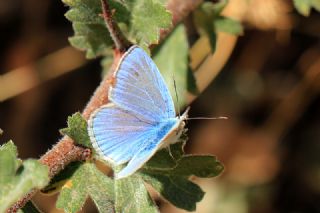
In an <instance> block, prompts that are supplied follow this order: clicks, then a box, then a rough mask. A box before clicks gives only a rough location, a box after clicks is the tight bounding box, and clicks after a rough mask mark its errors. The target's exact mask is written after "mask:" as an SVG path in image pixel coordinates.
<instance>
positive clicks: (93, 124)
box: [88, 104, 152, 165]
mask: <svg viewBox="0 0 320 213" xmlns="http://www.w3.org/2000/svg"><path fill="white" fill-rule="evenodd" d="M88 123H89V125H88V129H89V135H90V138H91V141H92V143H93V146H94V148H95V149H96V150H97V151H98V152H99V154H101V155H102V156H104V157H105V159H106V160H108V161H111V162H112V163H114V164H116V165H119V164H122V163H125V162H127V161H128V160H130V159H131V158H132V157H133V155H134V154H135V153H136V152H137V151H138V149H139V147H140V146H141V143H142V142H141V141H142V140H141V139H143V138H145V135H146V134H147V133H148V132H149V131H150V130H151V129H152V126H151V125H148V124H146V123H143V122H141V121H140V120H139V119H137V118H136V117H134V116H133V115H131V114H130V113H128V112H127V111H125V110H123V109H120V108H119V107H117V106H115V105H114V104H107V105H105V106H103V107H101V108H99V109H98V110H97V111H96V112H95V113H94V114H93V115H92V116H91V118H90V120H89V122H88Z"/></svg>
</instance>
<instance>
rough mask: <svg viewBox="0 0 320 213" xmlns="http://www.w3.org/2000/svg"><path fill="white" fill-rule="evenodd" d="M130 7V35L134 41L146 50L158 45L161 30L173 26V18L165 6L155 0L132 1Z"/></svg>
mask: <svg viewBox="0 0 320 213" xmlns="http://www.w3.org/2000/svg"><path fill="white" fill-rule="evenodd" d="M128 5H129V7H130V11H131V18H132V22H131V23H130V24H131V25H130V35H131V37H132V38H133V40H135V41H136V42H137V43H138V44H139V45H140V46H141V47H143V48H144V49H146V47H148V46H149V45H150V44H156V43H158V41H159V38H160V37H159V36H160V29H166V28H169V27H171V25H172V23H171V19H172V16H171V14H170V13H169V12H168V11H167V10H166V8H165V7H164V5H163V4H161V3H159V2H157V1H155V0H131V3H128Z"/></svg>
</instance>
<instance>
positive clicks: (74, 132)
mask: <svg viewBox="0 0 320 213" xmlns="http://www.w3.org/2000/svg"><path fill="white" fill-rule="evenodd" d="M67 123H68V127H67V128H64V129H61V130H60V132H61V133H62V134H64V135H68V136H69V137H70V138H72V139H73V140H74V141H75V142H76V143H77V144H80V145H83V146H85V147H89V148H91V147H92V144H91V142H90V137H89V135H88V130H87V121H86V120H85V119H84V118H83V117H82V115H81V114H80V113H79V112H77V113H75V114H73V115H72V116H69V117H68V122H67Z"/></svg>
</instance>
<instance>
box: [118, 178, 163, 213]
mask: <svg viewBox="0 0 320 213" xmlns="http://www.w3.org/2000/svg"><path fill="white" fill-rule="evenodd" d="M115 194H116V201H115V208H116V212H125V213H143V212H148V213H149V212H150V213H153V212H158V209H157V207H156V205H155V204H154V203H153V200H152V199H151V198H150V196H149V194H148V192H147V190H146V188H145V185H144V183H143V181H142V179H141V178H140V177H139V176H137V175H132V176H130V177H128V178H125V179H120V180H116V181H115Z"/></svg>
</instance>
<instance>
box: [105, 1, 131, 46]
mask: <svg viewBox="0 0 320 213" xmlns="http://www.w3.org/2000/svg"><path fill="white" fill-rule="evenodd" d="M101 6H102V13H103V14H102V15H103V18H104V21H105V23H106V26H107V28H108V30H109V33H110V35H111V38H112V40H113V42H114V44H115V46H116V49H117V50H120V51H123V52H124V51H126V50H127V49H128V48H129V47H130V46H131V45H132V44H131V43H130V42H129V41H128V40H127V39H126V38H125V37H124V36H123V34H122V32H121V30H120V29H119V27H118V25H117V24H116V22H115V21H114V19H113V18H112V15H113V14H112V11H111V10H110V7H109V4H108V2H107V0H101Z"/></svg>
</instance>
